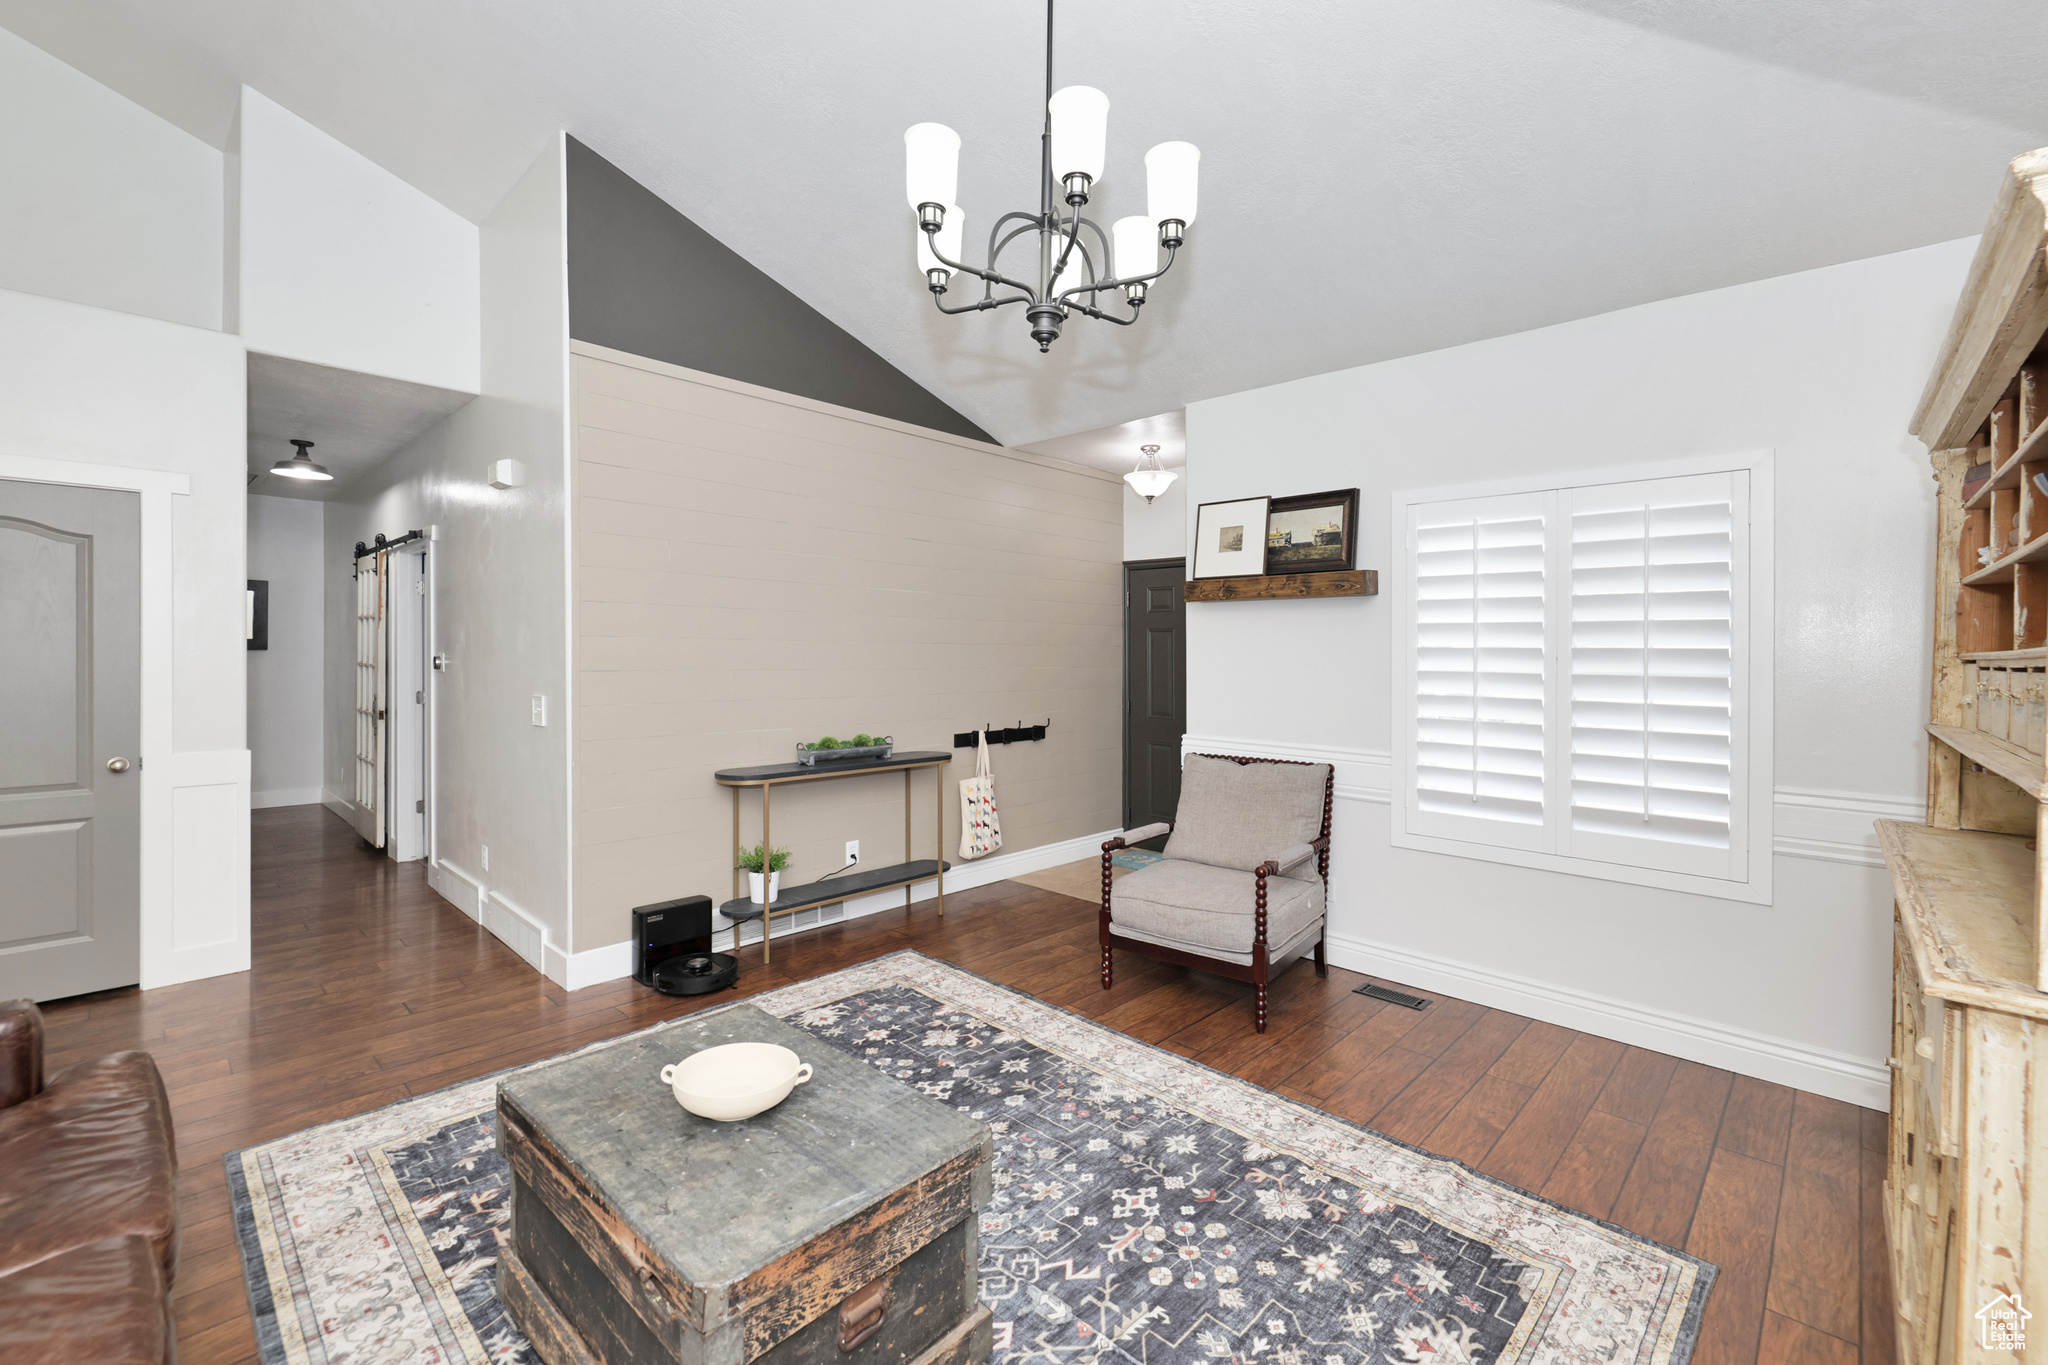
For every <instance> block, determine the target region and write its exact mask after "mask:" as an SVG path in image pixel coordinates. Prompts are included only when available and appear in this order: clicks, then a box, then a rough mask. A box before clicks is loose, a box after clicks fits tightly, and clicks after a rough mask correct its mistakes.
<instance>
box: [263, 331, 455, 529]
mask: <svg viewBox="0 0 2048 1365" xmlns="http://www.w3.org/2000/svg"><path fill="white" fill-rule="evenodd" d="M475 396H476V395H475V394H469V393H457V392H455V391H454V390H453V389H439V388H435V387H434V386H433V385H431V384H415V383H412V382H411V381H410V380H405V379H386V378H383V377H382V376H379V375H371V374H358V373H357V372H355V371H354V370H337V369H332V368H330V367H329V366H326V365H309V364H307V363H305V362H304V361H300V360H285V359H282V358H280V357H278V356H270V355H256V354H253V353H252V354H251V355H250V356H249V491H250V492H251V493H260V494H262V495H264V496H265V497H271V498H304V499H307V500H309V501H313V502H326V501H329V500H337V499H343V500H345V499H346V498H347V497H348V495H349V484H350V482H351V480H353V479H354V477H355V476H356V475H358V474H361V473H362V472H363V471H364V470H367V469H371V468H374V467H375V466H377V465H380V464H382V463H383V462H384V461H385V460H387V459H389V458H391V456H393V455H395V454H397V453H398V452H399V451H401V450H403V449H404V448H405V447H406V446H407V445H409V444H410V443H411V442H412V440H413V438H414V437H416V436H418V435H419V434H420V433H421V432H423V431H425V430H426V429H427V428H428V427H430V426H432V425H434V423H436V422H438V421H440V420H441V419H442V418H443V417H446V416H447V415H448V414H449V413H451V412H453V411H455V410H456V409H457V408H459V407H461V406H462V405H463V404H464V403H467V402H468V401H469V400H470V399H472V398H474V397H475ZM299 438H302V439H304V440H308V441H311V442H313V449H312V451H311V454H312V457H313V462H314V463H315V464H322V465H325V466H327V469H328V472H329V473H331V474H333V475H334V478H333V480H332V481H327V482H323V481H321V480H317V479H287V478H282V477H280V476H278V475H275V474H272V473H271V472H270V466H272V465H274V464H276V463H277V462H278V461H279V460H286V459H290V458H291V457H292V456H293V455H296V454H297V453H298V452H297V451H295V450H294V449H293V448H292V444H291V443H292V441H293V440H294V439H299ZM477 477H478V478H482V477H483V470H482V469H478V470H477Z"/></svg>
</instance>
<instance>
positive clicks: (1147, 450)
mask: <svg viewBox="0 0 2048 1365" xmlns="http://www.w3.org/2000/svg"><path fill="white" fill-rule="evenodd" d="M1138 449H1139V450H1140V451H1142V452H1143V453H1142V454H1140V455H1139V456H1138V467H1137V468H1136V469H1133V470H1132V471H1131V472H1130V473H1128V474H1126V475H1124V482H1125V483H1127V484H1129V485H1130V486H1131V491H1132V492H1134V493H1136V494H1137V495H1138V496H1139V497H1141V498H1143V499H1144V500H1145V501H1146V503H1147V504H1149V503H1150V502H1151V501H1152V499H1154V498H1156V497H1158V496H1159V495H1160V494H1161V493H1164V492H1165V491H1166V490H1167V489H1169V488H1171V487H1172V486H1173V481H1174V480H1175V479H1177V478H1179V477H1180V475H1178V474H1176V473H1174V472H1173V471H1172V470H1171V469H1161V468H1160V467H1159V447H1158V446H1139V447H1138Z"/></svg>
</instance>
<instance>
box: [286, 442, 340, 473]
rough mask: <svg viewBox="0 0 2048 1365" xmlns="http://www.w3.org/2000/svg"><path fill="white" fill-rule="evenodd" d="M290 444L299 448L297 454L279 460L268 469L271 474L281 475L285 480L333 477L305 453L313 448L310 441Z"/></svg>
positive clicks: (324, 466) (325, 467) (325, 468)
mask: <svg viewBox="0 0 2048 1365" xmlns="http://www.w3.org/2000/svg"><path fill="white" fill-rule="evenodd" d="M292 444H293V445H295V446H297V447H298V448H299V453H298V454H296V455H294V456H292V457H291V458H290V459H288V460H279V461H278V462H277V463H276V464H274V465H272V466H271V467H270V472H271V473H273V474H278V475H282V476H283V477H284V478H287V479H331V478H333V477H334V475H332V474H330V473H328V472H327V466H326V465H324V464H314V463H313V457H312V456H311V455H308V454H307V453H306V452H307V451H309V450H311V449H312V448H313V443H312V442H311V441H293V442H292Z"/></svg>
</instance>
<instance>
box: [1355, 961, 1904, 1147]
mask: <svg viewBox="0 0 2048 1365" xmlns="http://www.w3.org/2000/svg"><path fill="white" fill-rule="evenodd" d="M1329 958H1330V961H1332V962H1334V963H1336V964H1337V965H1338V966H1340V967H1345V968H1348V969H1350V970H1351V971H1354V972H1368V973H1371V974H1372V975H1374V976H1384V977H1388V978H1390V979H1392V980H1394V981H1399V982H1402V983H1404V984H1406V985H1410V986H1420V987H1421V988H1422V989H1424V990H1430V991H1442V992H1444V993H1445V994H1448V995H1454V996H1456V997H1458V998H1459V999H1461V1000H1470V1001H1472V1002H1473V1003H1474V1004H1478V1005H1486V1006H1488V1007H1490V1008H1493V1009H1505V1010H1513V1011H1514V1012H1515V1013H1517V1014H1526V1015H1528V1016H1529V1017H1530V1018H1532V1019H1541V1020H1544V1021H1545V1022H1547V1023H1552V1024H1557V1025H1559V1026H1561V1027H1563V1028H1570V1029H1577V1030H1579V1031H1580V1032H1582V1033H1591V1034H1595V1035H1597V1036H1599V1037H1602V1038H1612V1039H1614V1040H1615V1041H1616V1042H1622V1043H1632V1044H1634V1045H1635V1046H1637V1047H1645V1048H1652V1049H1654V1050H1656V1051H1658V1052H1666V1053H1669V1054H1671V1055H1672V1056H1674V1057H1684V1058H1686V1059H1687V1060H1688V1061H1694V1062H1699V1063H1701V1064H1703V1065H1706V1066H1717V1067H1721V1068H1723V1069H1724V1070H1728V1071H1733V1072H1736V1073H1737V1074H1739V1075H1743V1076H1754V1077H1756V1078H1757V1079H1759V1080H1766V1081H1775V1082H1777V1083H1778V1084H1779V1085H1789V1086H1792V1087H1794V1088H1796V1089H1799V1090H1807V1091H1811V1092H1812V1093H1814V1094H1816V1095H1826V1096H1828V1097H1829V1098H1830V1099H1837V1100H1845V1101H1847V1102H1848V1103H1850V1104H1860V1105H1863V1106H1865V1107H1866V1108H1870V1109H1888V1108H1890V1106H1891V1074H1890V1072H1889V1071H1887V1070H1886V1068H1885V1065H1884V1063H1883V1062H1881V1061H1873V1060H1871V1059H1869V1058H1864V1057H1852V1056H1850V1055H1848V1054H1847V1053H1842V1052H1831V1051H1829V1050H1827V1049H1825V1048H1817V1047H1809V1046H1807V1045H1806V1044H1803V1043H1795V1042H1791V1041H1788V1040H1786V1039H1783V1038H1774V1037H1771V1036H1770V1035H1768V1034H1762V1033H1753V1032H1751V1031H1749V1030H1748V1029H1740V1028H1734V1027H1732V1026H1730V1025H1727V1024H1717V1023H1714V1022H1713V1021H1711V1020H1708V1019H1697V1018H1694V1017H1692V1016H1691V1015H1684V1014H1676V1013H1672V1012H1671V1011H1668V1010H1660V1009H1656V1008H1653V1007H1652V1006H1649V1005H1639V1004H1635V1003H1632V1002H1630V1001H1626V1000H1616V999H1614V998H1612V997H1610V996H1605V995H1596V994H1594V993H1593V992H1591V991H1581V990H1575V989H1573V988H1571V987H1566V986H1556V985H1552V984H1550V983H1548V982H1543V981H1537V980H1534V979H1532V978H1530V977H1526V976H1517V975H1515V974H1514V973H1512V972H1499V971H1493V970H1491V969H1489V968H1485V967H1475V966H1472V965H1470V964H1468V963H1463V962H1453V961H1451V960H1449V959H1447V958H1441V957H1436V956H1433V955H1431V954H1428V953H1421V952H1416V951H1415V950H1413V949H1410V948H1399V947H1395V946H1394V945H1392V944H1389V943H1378V942H1374V941H1372V940H1370V939H1358V938H1348V937H1342V936H1339V935H1337V934H1332V935H1330V938H1329Z"/></svg>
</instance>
